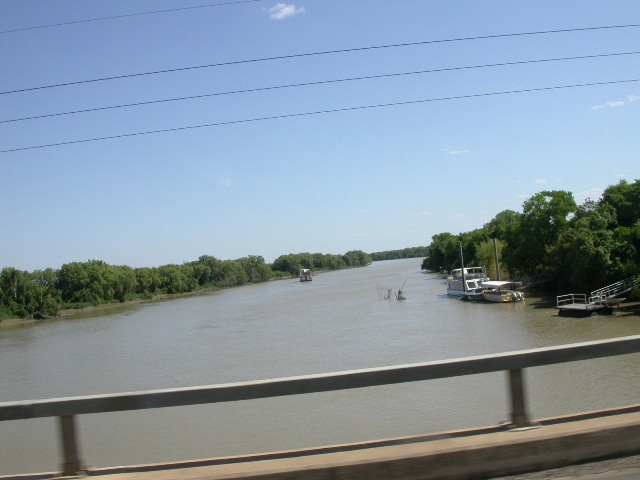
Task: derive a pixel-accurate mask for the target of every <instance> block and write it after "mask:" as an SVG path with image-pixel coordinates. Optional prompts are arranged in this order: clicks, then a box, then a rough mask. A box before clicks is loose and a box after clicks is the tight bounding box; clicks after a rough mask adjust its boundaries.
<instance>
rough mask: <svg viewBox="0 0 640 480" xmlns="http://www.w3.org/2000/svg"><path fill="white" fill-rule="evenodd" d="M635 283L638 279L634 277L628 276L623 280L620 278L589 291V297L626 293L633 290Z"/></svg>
mask: <svg viewBox="0 0 640 480" xmlns="http://www.w3.org/2000/svg"><path fill="white" fill-rule="evenodd" d="M637 284H638V280H637V279H636V277H629V278H626V279H624V280H620V281H619V282H616V283H612V284H611V285H607V286H606V287H602V288H599V289H597V290H594V291H593V292H591V297H593V298H602V297H605V298H606V297H615V296H616V295H620V294H621V293H626V292H629V291H631V290H633V289H634V288H635V287H636V285H637Z"/></svg>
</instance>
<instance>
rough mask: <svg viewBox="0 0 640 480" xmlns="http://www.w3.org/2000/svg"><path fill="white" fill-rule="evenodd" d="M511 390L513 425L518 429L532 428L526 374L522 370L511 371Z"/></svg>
mask: <svg viewBox="0 0 640 480" xmlns="http://www.w3.org/2000/svg"><path fill="white" fill-rule="evenodd" d="M509 390H510V393H511V395H510V397H511V423H512V424H513V425H514V426H515V427H516V428H523V427H528V426H530V425H531V424H530V423H529V418H528V416H527V410H526V405H525V396H524V373H523V371H522V369H521V368H516V369H513V370H509Z"/></svg>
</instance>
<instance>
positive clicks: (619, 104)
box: [591, 101, 624, 110]
mask: <svg viewBox="0 0 640 480" xmlns="http://www.w3.org/2000/svg"><path fill="white" fill-rule="evenodd" d="M615 107H624V102H619V101H616V102H605V103H603V104H601V105H594V106H593V107H591V110H598V109H600V108H615Z"/></svg>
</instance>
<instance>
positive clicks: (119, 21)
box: [0, 0, 640, 271]
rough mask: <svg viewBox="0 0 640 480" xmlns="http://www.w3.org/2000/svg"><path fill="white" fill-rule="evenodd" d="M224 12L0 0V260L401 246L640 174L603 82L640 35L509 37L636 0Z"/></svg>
mask: <svg viewBox="0 0 640 480" xmlns="http://www.w3.org/2000/svg"><path fill="white" fill-rule="evenodd" d="M216 3H218V4H221V3H230V2H222V1H218V2H216V1H207V0H182V1H176V0H153V1H152V0H136V1H135V2H131V1H129V0H111V1H105V2H94V1H91V2H89V1H86V0H56V1H53V0H3V1H2V3H1V4H0V31H1V32H3V33H0V65H2V67H1V71H2V74H1V75H0V92H3V93H2V94H1V95H0V120H1V121H3V123H0V150H2V151H3V152H4V153H0V222H1V227H0V268H1V267H5V266H12V267H16V268H20V269H24V270H29V271H31V270H35V269H43V268H47V267H53V268H59V267H60V266H61V265H62V264H64V263H68V262H73V261H86V260H89V259H99V260H104V261H106V262H107V263H110V264H113V265H130V266H132V267H139V266H159V265H165V264H169V263H178V264H179V263H182V262H186V261H192V260H196V259H197V258H198V257H199V256H200V255H205V254H206V255H213V256H215V257H217V258H220V259H235V258H240V257H243V256H247V255H262V256H263V257H264V258H265V260H266V261H268V262H272V261H273V260H274V259H275V258H276V257H278V256H279V255H281V254H287V253H299V252H322V253H333V254H342V253H345V252H346V251H348V250H352V249H360V250H364V251H366V252H374V251H381V250H393V249H400V248H404V247H411V246H418V245H428V244H429V243H430V242H431V237H432V235H435V234H437V233H442V232H451V233H459V232H464V231H469V230H472V229H475V228H479V227H481V226H482V225H483V224H484V223H486V222H488V221H489V220H491V219H492V218H493V217H494V216H495V215H496V214H497V213H498V212H500V211H502V210H505V209H512V210H517V211H521V206H522V203H523V201H524V200H525V199H527V198H529V197H530V196H532V195H534V194H535V193H537V192H540V191H542V190H568V191H571V192H573V194H574V196H575V198H576V200H577V201H578V202H582V201H584V199H585V198H587V197H590V198H592V199H598V198H599V197H600V195H601V193H602V191H603V189H604V188H606V187H607V186H609V185H614V184H616V183H618V182H619V181H620V179H626V180H628V181H634V180H635V179H638V178H640V175H639V173H638V172H639V168H640V167H639V165H640V161H639V160H640V158H639V157H640V135H639V134H638V132H639V126H640V101H638V100H640V82H624V83H610V82H619V81H622V80H634V79H635V80H637V79H640V55H638V54H636V55H633V54H630V55H615V56H611V55H610V54H622V53H633V52H640V28H638V27H627V28H610V29H600V30H584V31H574V32H564V33H548V34H538V35H515V36H505V35H507V34H514V33H530V32H544V31H552V30H568V29H584V28H588V27H604V26H620V25H631V24H640V3H639V2H637V1H636V0H628V1H626V0H606V1H604V0H603V1H593V0H565V1H562V2H557V1H551V0H549V1H544V0H540V1H535V2H516V1H506V0H505V1H498V0H493V1H492V0H487V1H459V0H447V1H444V0H442V1H437V0H434V1H425V0H397V1H392V2H391V1H388V0H385V1H381V0H380V1H379V0H367V1H363V0H342V1H336V0H322V1H320V0H294V1H293V2H291V3H289V2H282V3H278V2H275V1H265V0H260V1H254V2H238V3H234V4H226V5H217V6H214V4H216ZM191 6H193V7H200V8H192V9H185V7H191ZM170 9H180V10H174V11H171V12H158V11H159V10H170ZM152 11H156V12H158V13H154V14H148V15H131V14H136V13H143V12H152ZM104 17H120V18H111V19H104V20H96V21H91V22H84V21H82V20H90V19H99V18H104ZM68 22H77V23H71V24H67V25H60V26H55V27H47V28H30V27H38V26H45V25H52V24H61V23H68ZM16 30H17V31H16ZM497 35H501V36H499V37H494V38H484V39H475V40H465V41H462V40H461V41H442V40H452V39H461V38H471V37H487V36H497ZM427 42H428V43H427ZM399 44H414V45H406V46H401V47H400V46H398V47H393V48H392V47H389V48H368V49H365V48H366V47H378V46H385V45H399ZM353 49H360V50H354V51H351V52H342V53H333V54H323V55H302V54H309V53H319V52H329V51H336V50H353ZM593 55H609V56H601V57H598V58H590V59H575V60H564V61H553V62H536V63H521V64H518V65H508V66H507V65H504V66H496V67H484V68H465V69H460V68H459V67H472V66H480V65H490V64H500V63H512V62H531V61H533V60H547V59H556V58H569V57H582V56H593ZM273 57H289V58H280V59H274V60H270V61H248V60H258V59H266V58H273ZM222 63H227V64H228V65H223V66H217V67H209V68H198V69H189V70H184V68H186V67H195V66H203V65H214V64H222ZM170 69H173V70H178V71H175V72H172V73H164V74H154V75H142V76H134V77H128V78H124V79H117V80H111V81H100V82H88V83H81V84H75V85H68V86H63V87H55V88H42V89H35V90H33V88H34V87H41V86H51V85H56V84H61V83H70V82H78V81H83V80H91V79H101V78H105V77H113V76H124V75H130V74H135V73H144V72H156V71H160V70H170ZM180 69H182V70H180ZM442 69H450V70H448V71H440V72H434V73H422V74H412V75H401V76H400V75H394V76H388V75H391V74H399V73H408V72H417V71H425V70H442ZM451 69H454V70H451ZM382 75H387V76H386V77H384V78H376V79H368V80H359V81H348V82H347V81H345V82H332V83H324V84H319V85H306V86H299V87H290V88H277V89H268V90H265V88H267V87H277V86H284V85H294V84H302V83H307V84H308V83H313V82H327V81H331V80H339V79H348V78H354V77H368V76H369V77H372V76H382ZM587 83H603V84H602V85H598V86H588V87H575V88H562V89H550V90H543V91H531V92H522V93H512V94H504V95H487V96H480V95H482V94H487V93H498V92H511V91H522V90H531V89H542V88H547V87H558V86H569V85H582V84H587ZM22 89H31V90H28V91H23V92H18V93H5V92H12V91H14V90H22ZM256 89H262V90H256ZM238 90H256V91H253V92H248V93H237V94H227V95H212V94H215V93H224V92H231V91H238ZM199 95H208V96H207V97H204V98H199V99H192V100H184V101H175V102H163V103H155V104H151V105H144V106H139V107H131V108H114V109H109V110H101V111H95V112H89V113H79V114H73V115H59V116H54V117H48V118H40V119H33V120H28V121H27V120H23V121H13V122H6V120H15V119H21V118H24V117H32V116H40V115H50V114H54V113H63V112H72V111H77V110H85V109H95V108H101V107H106V106H115V105H122V104H130V103H138V102H149V101H155V100H161V99H170V98H176V97H188V96H199ZM452 97H468V98H457V99H452V100H440V99H443V98H452ZM388 104H402V105H395V106H385V107H382V106H380V107H377V108H356V107H371V106H375V105H388ZM330 110H341V111H339V112H331V113H322V114H313V115H300V114H306V113H313V112H326V111H330ZM269 117H281V118H277V119H270V120H260V121H250V122H247V121H245V120H253V119H263V118H269ZM230 122H238V123H230ZM211 124H221V125H217V126H210V127H202V128H188V129H184V130H177V131H170V132H165V133H157V134H149V135H136V136H128V137H124V138H117V139H110V140H101V141H92V142H83V143H71V144H67V145H61V146H53V147H47V148H35V149H27V150H22V149H23V148H26V147H33V146H40V145H48V144H54V143H64V142H74V141H77V140H87V139H95V138H102V137H109V136H119V135H127V134H132V133H140V132H149V131H156V130H167V129H178V128H182V127H194V126H200V125H211ZM7 150H15V151H9V152H7Z"/></svg>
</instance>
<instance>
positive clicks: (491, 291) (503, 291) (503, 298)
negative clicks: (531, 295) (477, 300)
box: [482, 280, 524, 303]
mask: <svg viewBox="0 0 640 480" xmlns="http://www.w3.org/2000/svg"><path fill="white" fill-rule="evenodd" d="M521 286H522V283H520V282H510V281H498V280H492V281H488V282H483V284H482V289H483V291H482V296H483V297H484V299H485V300H486V301H487V302H495V303H506V302H520V301H522V300H524V293H522V292H521V291H519V290H518V288H519V287H521Z"/></svg>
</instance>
